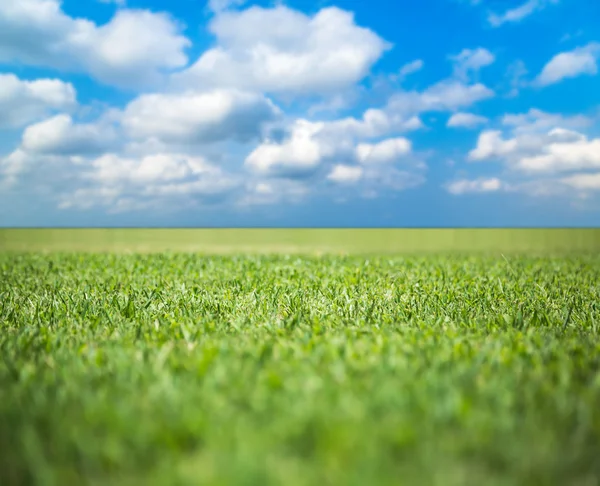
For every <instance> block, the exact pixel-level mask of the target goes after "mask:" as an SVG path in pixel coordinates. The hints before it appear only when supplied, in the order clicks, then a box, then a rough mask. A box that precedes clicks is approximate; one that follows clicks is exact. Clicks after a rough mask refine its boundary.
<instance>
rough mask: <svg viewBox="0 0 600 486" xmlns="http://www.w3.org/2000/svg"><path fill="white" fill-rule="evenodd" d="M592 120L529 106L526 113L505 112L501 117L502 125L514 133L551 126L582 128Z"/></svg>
mask: <svg viewBox="0 0 600 486" xmlns="http://www.w3.org/2000/svg"><path fill="white" fill-rule="evenodd" d="M592 123H593V121H592V120H591V119H590V118H588V117H586V116H584V115H574V116H564V115H560V114H556V113H547V112H544V111H542V110H538V109H537V108H531V109H530V110H529V111H528V112H527V113H519V114H507V115H504V116H503V117H502V125H504V126H507V127H510V128H511V129H512V130H513V131H514V132H515V133H539V132H544V131H548V130H551V129H553V128H570V129H576V130H577V129H582V128H586V127H589V126H590V125H591V124H592Z"/></svg>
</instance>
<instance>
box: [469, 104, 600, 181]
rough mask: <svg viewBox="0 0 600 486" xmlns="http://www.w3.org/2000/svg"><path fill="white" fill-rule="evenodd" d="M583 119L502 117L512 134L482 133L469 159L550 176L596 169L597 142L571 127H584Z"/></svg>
mask: <svg viewBox="0 0 600 486" xmlns="http://www.w3.org/2000/svg"><path fill="white" fill-rule="evenodd" d="M588 123H589V120H588V119H587V118H585V117H581V116H579V117H577V116H576V117H563V116H560V115H551V114H547V113H544V112H541V111H539V110H530V111H529V112H528V113H527V114H521V115H506V116H504V118H503V124H504V125H505V126H509V127H511V130H512V133H511V134H510V135H508V136H505V135H504V134H503V133H502V131H501V130H486V131H484V132H482V133H481V134H480V135H479V139H478V141H477V146H476V147H475V148H474V149H473V150H472V151H471V152H470V153H469V160H471V161H483V160H490V159H497V160H500V161H502V162H504V163H505V164H506V165H507V167H508V168H509V169H511V170H512V171H518V172H521V173H527V174H530V175H532V174H543V173H546V174H552V173H559V172H574V171H578V170H585V169H595V168H600V139H598V138H596V139H589V138H588V137H587V136H585V135H584V134H583V133H581V132H579V131H576V130H575V129H574V128H580V127H583V126H586V125H587V124H588Z"/></svg>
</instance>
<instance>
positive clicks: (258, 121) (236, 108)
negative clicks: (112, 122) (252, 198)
mask: <svg viewBox="0 0 600 486" xmlns="http://www.w3.org/2000/svg"><path fill="white" fill-rule="evenodd" d="M279 114H280V110H279V109H278V108H277V107H276V106H275V105H274V104H273V103H272V102H271V101H270V100H269V99H267V98H266V97H264V96H262V95H259V94H254V93H247V92H242V91H237V90H226V89H214V90H210V91H206V92H192V91H190V92H185V93H181V94H148V95H142V96H140V97H139V98H137V99H135V100H134V101H132V102H131V103H129V105H128V106H127V107H126V108H125V110H124V113H123V118H122V124H123V127H124V128H125V130H126V132H127V133H128V135H130V136H131V137H133V138H137V139H144V138H155V139H158V140H161V141H163V142H183V143H189V142H204V143H207V142H214V141H219V140H224V139H235V140H240V141H249V140H251V139H253V138H255V137H257V136H259V135H260V133H261V127H262V126H263V124H264V123H266V122H268V121H271V120H273V119H274V118H275V117H277V116H278V115H279Z"/></svg>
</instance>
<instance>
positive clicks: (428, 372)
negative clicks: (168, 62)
mask: <svg viewBox="0 0 600 486" xmlns="http://www.w3.org/2000/svg"><path fill="white" fill-rule="evenodd" d="M19 231H21V232H19ZM19 231H17V230H4V231H0V235H2V239H1V240H0V242H1V248H2V251H0V356H1V357H2V359H1V360H0V484H2V485H8V486H12V485H25V484H40V485H60V486H63V485H71V484H73V485H83V484H93V485H111V486H112V485H162V484H169V485H171V484H182V485H187V484H190V485H192V484H194V485H195V484H198V485H275V484H286V485H292V486H296V485H297V486H301V485H302V486H304V485H306V486H313V485H318V484H328V485H338V484H340V485H342V484H343V485H357V486H358V485H361V486H362V485H398V484H400V485H440V486H454V485H456V486H469V485H473V486H475V485H498V486H500V485H507V486H508V485H557V486H558V485H560V486H571V485H572V486H593V485H598V484H600V460H599V459H598V458H600V284H599V283H600V255H599V254H598V252H597V251H595V250H597V249H596V248H595V246H594V245H595V244H596V241H597V240H596V239H595V238H596V236H595V235H597V234H598V233H597V232H596V233H594V232H593V231H591V232H588V233H585V232H582V233H581V234H583V236H581V234H578V233H570V234H569V232H563V233H560V232H557V233H554V235H553V239H552V238H548V234H549V233H546V234H545V236H543V235H541V234H538V235H537V236H531V235H530V236H529V238H530V239H529V240H528V239H527V236H526V235H525V234H524V233H521V234H520V235H519V234H518V233H519V232H516V233H513V234H512V236H511V235H510V231H509V230H501V231H505V233H504V234H505V235H508V236H504V237H500V236H499V235H500V234H501V233H495V234H496V237H495V238H494V237H492V236H490V232H488V233H487V236H486V234H484V233H480V234H479V236H478V237H479V240H477V238H475V237H473V233H471V239H470V240H469V238H467V236H466V235H467V233H463V234H462V236H456V235H457V234H460V232H456V233H454V235H455V236H452V237H450V235H451V234H452V233H446V238H447V239H443V238H442V236H443V232H442V233H438V234H437V236H436V235H434V234H433V233H430V234H429V238H430V239H429V240H427V241H428V243H426V244H425V243H422V242H423V241H425V240H426V239H427V238H426V236H427V235H423V234H421V235H418V234H416V233H413V238H414V239H413V240H410V241H409V240H408V238H407V237H406V235H407V234H408V233H404V239H403V238H401V236H402V231H399V232H394V231H391V232H390V231H388V232H387V233H386V232H385V231H380V232H377V230H375V231H374V232H371V233H369V232H366V233H365V232H360V231H354V232H352V231H347V232H343V231H342V232H340V231H337V233H336V231H333V230H332V231H330V232H324V233H322V234H320V235H318V233H313V234H312V235H311V234H310V232H309V233H304V239H302V238H300V237H299V236H298V235H301V234H302V232H301V231H300V230H299V232H298V233H294V232H291V233H287V236H286V234H285V232H280V233H278V232H277V231H275V230H269V231H267V232H266V233H263V234H262V235H260V231H255V232H249V233H246V234H245V235H244V232H243V231H238V232H236V231H230V232H223V233H220V235H221V239H220V240H219V237H218V234H216V235H215V233H210V232H208V231H207V232H205V233H204V234H203V233H202V232H200V233H198V232H197V233H196V234H195V235H194V234H193V232H187V233H186V232H185V231H184V232H180V233H177V232H175V233H167V232H165V233H163V236H162V238H163V239H162V240H161V239H160V238H158V237H157V233H148V232H140V233H138V234H137V236H136V235H135V233H134V232H133V231H132V230H123V231H120V232H119V231H116V232H114V233H112V235H111V234H110V233H111V232H110V231H106V230H99V231H98V232H96V233H94V232H93V231H91V230H90V231H88V232H87V233H85V232H84V233H76V234H77V238H78V239H77V241H75V240H74V239H73V238H74V236H73V234H74V233H69V232H62V233H60V232H57V233H53V232H51V231H50V230H35V231H33V232H31V231H30V232H29V233H27V230H25V231H22V230H19ZM36 231H37V232H36ZM148 231H150V230H148ZM544 231H549V230H544ZM584 233H585V234H584ZM169 234H170V235H171V237H173V235H177V236H178V238H174V239H173V240H172V241H169V239H168V235H169ZM211 234H212V236H210V235H211ZM315 234H316V235H317V236H318V237H317V236H315ZM491 234H494V233H493V232H492V233H491ZM32 235H33V236H32ZM48 235H51V236H48ZM82 235H87V236H86V237H85V238H84V237H83V236H82ZM101 235H104V236H101ZM182 235H187V239H185V238H183V236H182ZM274 235H275V236H274ZM277 235H279V236H277ZM515 235H516V236H515ZM475 236H477V235H475ZM434 237H437V241H436V240H435V238H434ZM559 237H560V238H562V239H561V240H560V244H559V243H557V241H558V239H559ZM278 238H279V239H278ZM286 238H287V240H286V241H285V242H283V243H282V239H283V240H285V239H286ZM294 238H295V239H294ZM311 238H312V239H311ZM431 238H433V239H431ZM461 238H462V239H461ZM486 238H487V239H486ZM502 238H504V239H502ZM536 238H537V240H536ZM586 238H587V239H586ZM382 239H383V240H385V241H382ZM419 239H420V241H421V244H420V246H421V248H419V245H418V244H417V241H418V240H419ZM569 239H570V240H571V242H570V243H569ZM240 240H242V241H240ZM267 240H269V241H268V243H269V244H270V245H271V246H268V245H267V246H268V247H263V246H262V245H266V244H267ZM484 240H485V241H486V242H487V243H485V241H484ZM449 241H451V242H453V243H448V242H449ZM477 241H478V242H479V243H477ZM542 241H550V242H552V243H548V245H547V246H543V245H541V244H540V243H539V242H542ZM515 242H516V243H515ZM536 242H537V243H536ZM577 242H579V243H577ZM511 243H512V246H511ZM278 245H280V246H278ZM369 245H370V246H369ZM436 245H437V246H436ZM469 245H470V246H469ZM536 245H537V246H536ZM109 249H110V250H112V251H106V250H109ZM184 249H185V250H188V251H186V252H183V251H181V252H178V251H175V250H184ZM84 250H93V251H84ZM117 250H118V251H117ZM162 250H170V251H167V252H165V251H162ZM189 250H197V251H201V252H202V254H200V253H195V252H192V251H189ZM259 250H262V251H259ZM292 250H295V253H292ZM420 250H421V254H419V251H420ZM569 250H570V251H569ZM145 251H150V252H151V253H143V252H145ZM527 251H529V252H530V254H526V253H524V254H515V252H527ZM224 252H225V253H228V254H222V253H224ZM320 252H324V253H325V254H323V255H317V254H315V253H320ZM404 252H406V253H404ZM423 252H426V253H427V254H424V253H423ZM453 252H454V253H453ZM469 252H470V253H469ZM341 253H348V254H347V255H344V254H341ZM367 253H368V255H367ZM409 253H410V254H409ZM534 253H535V255H534ZM538 253H547V254H546V255H538ZM555 253H556V254H555Z"/></svg>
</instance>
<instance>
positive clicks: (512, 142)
mask: <svg viewBox="0 0 600 486" xmlns="http://www.w3.org/2000/svg"><path fill="white" fill-rule="evenodd" d="M103 1H107V2H112V3H115V4H117V6H118V8H115V9H113V10H114V11H115V13H114V14H113V16H112V17H111V18H109V19H108V20H107V21H106V22H104V23H102V24H100V23H97V22H94V21H91V20H89V19H85V18H77V17H74V16H71V15H69V14H67V13H66V11H65V10H64V9H63V8H62V5H61V1H60V0H3V1H0V63H3V64H6V65H10V64H14V65H20V66H36V67H42V68H50V69H54V70H57V71H59V72H61V73H64V74H65V75H67V73H79V74H85V75H87V76H89V77H90V78H92V79H93V80H95V81H96V82H98V83H100V84H104V85H111V86H113V87H117V88H119V89H122V90H123V91H124V92H125V93H127V94H128V96H130V97H129V98H128V99H126V100H124V101H123V102H122V104H121V105H119V106H118V107H116V106H115V107H108V108H106V109H104V110H103V111H102V112H101V113H100V114H97V113H96V115H95V116H92V115H91V114H90V113H91V112H90V110H89V107H82V106H80V105H78V102H77V93H76V91H75V88H74V87H73V85H72V84H70V83H68V82H66V81H62V80H59V79H38V80H29V79H21V78H19V77H17V76H15V75H14V74H1V73H0V129H9V130H10V131H11V132H10V133H11V136H12V134H13V133H15V132H14V130H15V129H19V130H22V134H21V139H20V142H18V145H17V147H16V148H15V149H14V150H12V152H10V153H7V154H5V155H3V156H0V184H1V185H2V189H3V190H5V189H7V188H10V187H13V188H14V187H17V188H18V187H20V186H19V184H28V185H29V188H30V189H31V190H32V191H34V192H35V191H38V190H39V191H40V193H41V192H44V191H45V192H44V193H50V192H52V191H54V192H53V196H54V198H55V201H56V200H58V204H59V205H60V207H61V208H80V209H86V208H91V207H101V208H103V209H105V210H107V211H132V210H142V209H148V208H152V209H156V210H158V209H161V208H167V207H169V208H191V207H198V206H200V205H206V204H220V203H224V204H225V203H226V204H228V205H230V206H232V205H233V206H236V205H237V206H249V205H254V204H280V203H283V202H298V201H301V200H303V199H304V198H308V197H310V196H312V195H314V196H315V197H320V196H322V195H324V194H328V195H334V197H335V198H337V199H344V198H345V197H347V196H348V195H353V196H362V197H376V196H378V195H379V194H382V193H384V192H386V191H391V192H394V191H403V190H406V189H408V188H411V187H416V186H419V185H420V184H423V183H424V182H425V180H426V176H427V170H428V168H427V165H426V164H425V162H424V161H425V160H426V159H427V157H428V156H426V155H425V154H426V153H427V152H426V151H425V150H424V149H422V147H421V146H420V143H419V138H418V137H417V136H415V135H414V133H413V132H416V131H418V130H422V129H426V128H427V127H426V123H429V122H428V121H427V120H428V117H427V115H428V114H432V113H436V114H441V116H442V117H444V119H445V120H447V121H446V127H447V128H451V129H458V128H461V129H471V130H473V129H476V128H479V129H480V130H483V131H482V132H481V133H480V134H479V136H478V138H477V143H476V145H475V147H474V148H473V149H472V150H471V151H470V152H469V154H468V156H467V159H468V161H470V162H472V163H473V165H471V167H476V165H475V164H476V163H479V164H483V163H485V162H491V163H494V162H495V163H496V164H499V165H500V166H501V167H502V168H503V172H501V173H499V174H496V175H493V176H486V177H480V176H477V175H476V176H474V177H472V178H465V177H459V178H456V179H454V180H453V181H451V182H448V183H446V184H445V188H446V190H447V191H448V192H450V193H451V194H454V195H460V194H465V193H492V192H498V191H515V190H525V188H527V190H530V191H532V192H535V193H543V192H544V191H546V192H548V191H549V190H550V189H548V188H550V187H551V188H552V190H558V189H557V188H563V189H565V190H573V191H579V192H581V191H592V190H595V189H598V188H600V183H599V180H600V176H599V175H598V174H599V173H600V158H599V155H598V154H600V140H599V139H597V138H594V137H592V136H588V135H587V134H586V133H585V130H586V129H587V128H588V127H589V126H590V123H591V120H590V119H588V118H586V117H583V116H572V117H565V116H561V115H555V114H549V113H545V112H542V111H539V110H535V109H533V110H530V111H529V112H527V113H519V114H510V115H506V116H504V117H502V118H501V119H500V120H499V124H498V126H495V125H493V121H491V120H490V119H488V118H487V117H484V116H481V115H479V114H476V113H477V111H478V110H477V108H476V107H475V105H477V104H479V103H482V104H483V102H485V101H486V100H491V99H492V98H494V97H495V96H496V92H495V90H494V89H495V88H494V89H492V88H490V87H489V86H488V85H486V83H485V82H484V81H483V80H482V78H483V75H484V73H485V71H484V70H485V68H486V67H488V66H490V65H492V64H493V63H495V62H496V54H495V53H498V52H500V51H494V52H492V51H490V50H488V49H485V48H483V47H473V46H471V47H470V48H465V49H462V50H459V51H457V52H455V53H453V54H451V55H447V56H445V58H446V61H447V62H449V64H450V69H451V74H449V76H448V77H447V78H442V79H439V80H438V81H437V82H432V84H430V85H428V86H425V87H424V88H419V89H411V88H410V87H408V88H405V86H406V85H407V78H408V77H409V76H410V75H412V74H414V73H417V72H418V71H421V70H422V69H424V66H425V63H424V61H423V60H422V59H415V60H412V61H410V59H411V58H408V59H406V60H405V61H404V62H407V61H409V62H407V63H406V64H404V65H403V66H402V67H401V68H400V69H397V70H396V71H395V74H392V75H389V76H388V77H387V78H386V80H388V81H390V82H395V83H396V82H397V83H396V86H395V87H394V90H393V92H391V93H388V95H386V98H385V99H381V98H380V99H379V101H378V103H377V105H374V104H373V103H369V102H368V100H367V96H364V97H363V98H361V96H363V95H365V93H366V92H368V90H369V89H371V88H368V87H367V86H366V85H367V84H368V83H363V84H361V83H362V82H363V81H364V80H365V79H367V78H368V77H369V76H370V75H371V74H373V70H374V66H375V65H376V63H377V62H378V61H379V60H380V58H381V57H382V56H383V55H384V54H385V53H386V52H387V51H388V50H390V49H391V48H392V47H393V46H392V44H390V43H389V42H388V41H386V40H385V39H383V38H382V37H380V36H379V35H378V34H377V33H375V32H374V31H373V30H371V29H369V28H367V27H364V26H361V25H359V24H358V23H357V20H356V19H355V17H354V15H353V13H351V12H349V11H346V10H343V9H341V8H337V7H326V8H321V9H320V10H318V11H317V12H315V13H311V14H307V13H303V12H301V11H299V10H295V9H293V8H291V7H288V6H284V5H281V4H277V5H275V6H273V7H270V8H265V7H259V6H249V7H248V8H245V7H244V4H245V3H246V2H245V1H244V0H210V1H209V2H208V10H209V12H208V13H209V15H210V21H209V23H208V33H209V34H210V35H211V36H212V42H211V43H210V44H209V46H208V47H207V48H206V49H205V50H204V51H203V52H200V53H198V54H195V56H196V57H194V58H192V59H190V58H189V56H190V52H189V50H190V49H189V48H190V47H191V42H190V40H189V39H188V38H187V37H186V35H184V32H185V29H186V26H184V25H183V24H181V23H180V22H178V21H177V20H175V19H174V18H172V17H171V16H170V15H168V14H165V13H160V12H154V11H150V10H144V9H135V8H128V7H127V5H126V3H125V2H124V1H120V0H119V1H115V0H103ZM474 3H475V2H474ZM550 3H556V0H528V1H527V2H525V3H524V4H522V5H521V6H519V7H517V8H514V9H509V10H507V11H506V12H504V13H501V14H497V13H496V14H490V16H489V19H488V20H489V22H490V23H491V24H492V26H495V27H497V26H500V25H503V24H507V23H514V22H518V21H520V20H522V19H524V18H525V17H527V16H529V15H531V14H532V13H533V12H535V11H538V10H541V9H542V8H544V7H545V6H547V5H548V4H550ZM599 55H600V48H599V45H598V44H597V43H590V44H588V45H586V46H583V47H579V48H577V49H574V50H572V51H569V52H562V53H559V54H557V55H556V56H554V57H553V58H552V59H550V60H549V62H548V63H547V64H546V65H545V66H544V67H543V69H542V70H541V72H540V73H539V75H538V76H537V77H536V78H535V80H534V81H533V82H527V83H526V82H525V81H523V79H522V78H523V76H524V75H525V74H526V69H525V67H524V64H523V63H515V64H514V65H513V66H512V68H511V70H510V73H509V74H510V76H511V82H510V83H511V88H512V91H511V95H512V96H516V94H517V93H518V90H519V89H520V88H522V87H524V86H525V85H528V86H536V87H538V88H543V87H545V86H548V85H551V84H556V83H558V82H560V81H562V80H564V79H567V78H573V77H575V76H580V75H594V74H597V71H598V69H597V61H598V57H599ZM413 59H414V58H413ZM428 62H429V61H428ZM374 75H375V77H376V76H378V74H377V73H376V72H375V73H374ZM75 79H77V78H75ZM399 85H402V88H400V87H399ZM103 89H104V88H103ZM107 89H112V88H107ZM375 91H376V89H375V88H373V92H375ZM367 94H368V93H367ZM377 96H379V94H377ZM350 101H352V102H356V106H355V109H354V110H352V111H350V110H347V111H346V112H344V111H343V110H346V109H347V108H349V104H350ZM307 105H310V106H311V107H312V108H310V109H308V110H307V109H306V106H307ZM359 107H360V110H359ZM323 112H326V113H328V115H329V116H325V115H323ZM334 112H335V113H334ZM337 112H340V113H341V114H339V115H338V114H337ZM319 114H321V116H318V115H319ZM453 133H454V134H455V135H456V136H461V132H459V131H458V130H455V131H454V132H453ZM463 135H468V134H465V133H463ZM480 167H481V165H480Z"/></svg>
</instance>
